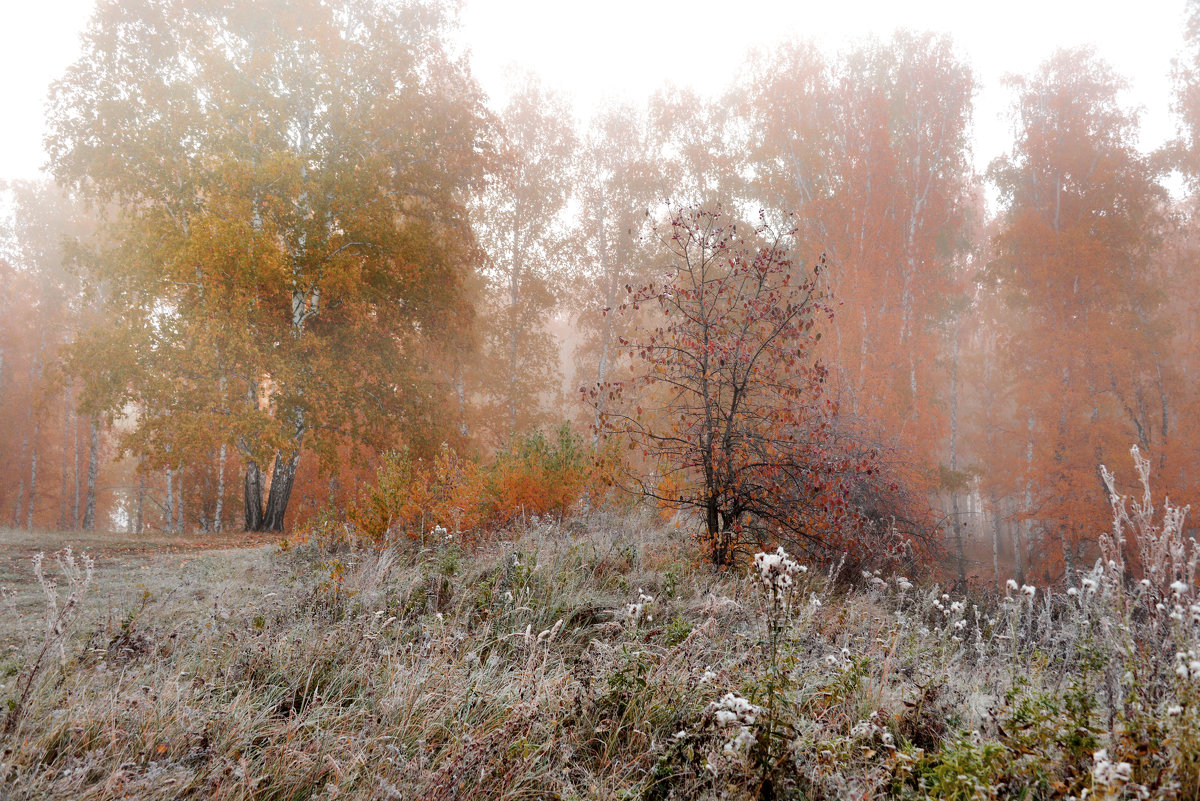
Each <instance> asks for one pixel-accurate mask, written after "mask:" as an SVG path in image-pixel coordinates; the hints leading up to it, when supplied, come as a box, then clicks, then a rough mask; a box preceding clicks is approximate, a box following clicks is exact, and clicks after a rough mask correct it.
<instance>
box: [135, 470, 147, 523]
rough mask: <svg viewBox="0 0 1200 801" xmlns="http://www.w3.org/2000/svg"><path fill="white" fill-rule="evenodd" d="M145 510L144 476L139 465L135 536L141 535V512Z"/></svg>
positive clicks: (142, 520)
mask: <svg viewBox="0 0 1200 801" xmlns="http://www.w3.org/2000/svg"><path fill="white" fill-rule="evenodd" d="M145 508H146V474H145V473H144V472H142V469H141V465H138V494H137V525H136V528H135V531H134V533H135V534H141V533H142V527H143V525H144V522H145V520H144V517H143V512H144V510H145Z"/></svg>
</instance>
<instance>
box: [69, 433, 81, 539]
mask: <svg viewBox="0 0 1200 801" xmlns="http://www.w3.org/2000/svg"><path fill="white" fill-rule="evenodd" d="M71 440H72V442H73V448H74V451H75V501H74V503H73V504H72V512H73V514H72V519H73V520H74V525H73V526H72V528H74V529H75V530H76V531H78V530H79V527H80V526H81V525H83V518H82V517H80V515H79V415H78V414H76V415H75V416H74V418H73V419H72V421H71Z"/></svg>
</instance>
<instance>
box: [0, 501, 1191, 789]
mask: <svg viewBox="0 0 1200 801" xmlns="http://www.w3.org/2000/svg"><path fill="white" fill-rule="evenodd" d="M1118 511H1120V510H1119V509H1118ZM1179 513H1180V510H1173V509H1172V508H1171V507H1167V509H1166V510H1165V516H1162V515H1159V516H1155V515H1154V514H1153V511H1152V510H1150V511H1149V512H1147V511H1146V509H1145V508H1143V507H1141V506H1137V505H1135V507H1134V508H1133V509H1132V510H1131V511H1130V512H1129V513H1127V514H1125V516H1124V517H1123V518H1122V517H1121V516H1120V514H1118V517H1117V525H1116V530H1117V532H1118V533H1119V534H1120V536H1111V537H1109V538H1107V539H1106V540H1105V543H1106V546H1105V547H1106V548H1107V549H1108V550H1107V551H1106V553H1107V554H1110V555H1112V556H1113V557H1114V558H1113V559H1112V560H1111V561H1109V562H1105V561H1102V562H1099V563H1097V565H1096V566H1095V567H1093V568H1092V569H1090V570H1089V571H1088V572H1085V573H1083V574H1080V575H1078V576H1076V577H1074V579H1073V580H1072V581H1070V582H1068V584H1067V585H1066V586H1065V587H1063V588H1061V589H1050V588H1035V587H1031V586H1017V585H1016V584H1015V582H1014V583H1012V584H1010V585H1009V586H1008V588H1007V589H1006V590H1005V591H1004V592H1003V593H990V594H988V593H974V594H972V595H970V596H966V595H958V594H951V593H949V592H947V591H945V590H944V589H943V588H942V587H939V586H938V585H937V584H936V583H932V582H930V581H929V580H918V579H916V578H909V577H907V576H904V575H900V574H898V573H890V574H889V573H886V572H883V571H880V572H878V573H861V574H859V575H846V574H845V572H846V571H845V570H844V569H842V570H839V568H838V566H837V565H833V566H831V567H827V568H824V569H818V568H816V567H815V566H813V567H810V566H808V565H804V564H801V563H799V562H798V561H796V560H793V559H792V558H790V557H789V556H788V555H787V554H786V552H784V553H780V552H771V553H763V554H761V555H759V556H757V557H755V559H754V560H752V561H751V560H745V561H743V562H741V563H739V564H738V565H736V566H735V567H733V568H731V569H728V570H724V571H715V570H714V569H713V568H712V567H711V566H710V565H708V564H706V563H705V562H704V561H703V560H701V559H699V558H697V555H696V550H695V545H694V542H693V540H692V539H691V537H690V536H688V535H687V534H686V530H685V529H681V528H676V527H674V526H672V525H669V524H666V523H664V522H663V521H662V520H661V518H659V517H658V516H656V515H650V514H648V513H643V512H637V511H630V510H627V509H626V510H606V509H605V508H604V507H599V508H598V509H595V510H592V511H589V512H578V513H576V514H574V515H570V516H565V517H563V518H561V519H548V518H543V519H536V518H533V519H527V520H524V521H521V522H519V523H514V524H512V525H510V526H509V527H507V528H505V529H504V530H502V531H500V532H497V533H496V534H495V535H494V536H493V537H492V538H489V539H487V540H485V541H483V542H480V543H479V544H476V545H474V546H472V547H469V548H466V549H464V547H463V545H462V544H461V541H460V539H459V538H456V537H455V536H454V535H453V534H452V533H449V532H446V531H444V530H439V531H438V532H437V536H436V537H431V538H427V539H426V542H425V543H424V544H422V543H420V542H419V541H414V540H410V539H408V538H402V539H400V540H395V541H390V542H382V543H368V542H364V541H355V540H354V539H353V537H349V536H347V533H348V532H349V531H350V527H348V526H344V525H343V526H342V527H341V528H340V529H339V531H340V534H339V535H338V536H333V535H331V534H330V531H329V530H328V529H326V530H324V531H317V532H314V536H313V537H312V538H310V539H309V540H308V541H307V542H305V543H303V544H299V545H288V544H274V545H261V546H259V547H255V548H235V549H217V550H203V551H194V552H190V553H185V554H179V553H163V552H156V551H154V549H152V548H148V547H147V548H143V549H141V551H140V552H139V553H137V554H135V555H132V556H131V555H129V554H126V555H124V556H122V555H121V554H120V553H119V551H118V550H117V546H116V544H115V541H94V542H91V543H86V545H87V546H88V547H91V548H92V549H93V550H94V551H96V552H97V553H98V554H99V556H98V558H97V559H96V563H95V566H94V567H92V566H91V564H90V561H89V560H85V559H84V558H83V557H82V556H81V554H80V552H79V551H73V552H72V553H71V554H70V555H69V556H67V555H64V554H62V553H61V552H60V553H59V554H57V556H53V555H52V556H47V557H45V559H44V560H43V562H42V564H41V570H42V571H43V575H42V580H41V582H40V583H39V581H38V580H37V579H36V578H35V577H34V574H33V572H32V570H33V564H32V563H29V564H28V566H27V567H26V568H21V567H20V566H19V565H15V566H14V565H13V564H11V563H10V564H8V565H7V566H6V568H5V569H6V571H7V572H6V575H5V582H6V583H11V584H14V585H15V586H14V587H13V588H12V589H10V590H7V591H6V594H5V599H4V603H5V605H6V614H5V616H4V617H3V621H4V622H3V624H0V626H2V628H3V632H2V634H3V637H4V642H5V643H7V646H6V648H7V650H6V652H5V653H4V655H3V658H2V659H3V661H0V677H2V678H0V684H2V685H3V686H2V687H0V696H2V698H3V701H2V703H3V704H4V706H5V712H4V714H5V718H4V721H5V723H4V728H3V734H2V735H0V796H2V797H4V798H6V799H10V798H11V799H33V798H79V799H102V798H105V799H106V798H138V799H142V798H147V799H149V798H163V799H167V798H223V799H224V798H228V799H234V798H236V799H243V798H244V799H251V798H253V799H301V798H363V799H388V798H428V799H454V798H479V799H493V798H494V799H517V798H561V799H585V798H586V799H626V798H651V799H654V798H658V799H668V798H831V799H832V798H944V799H974V798H1149V797H1154V798H1195V797H1197V793H1200V772H1198V771H1200V747H1198V745H1197V744H1198V743H1200V738H1198V736H1197V735H1198V727H1200V707H1198V706H1197V703H1196V701H1197V689H1198V683H1200V639H1198V638H1197V636H1196V632H1197V627H1198V626H1200V605H1197V604H1196V603H1195V597H1194V592H1195V590H1194V582H1185V581H1183V580H1181V579H1179V578H1177V576H1178V575H1179V573H1178V570H1181V569H1182V570H1191V571H1192V573H1193V574H1194V571H1195V564H1196V558H1195V556H1196V555H1195V552H1194V546H1193V545H1192V541H1191V540H1190V539H1186V538H1184V537H1183V535H1182V533H1181V531H1180V530H1179V529H1178V527H1177V526H1175V523H1176V522H1182V517H1181V516H1180V514H1179ZM1173 515H1174V516H1173ZM1134 534H1137V535H1138V538H1137V539H1136V545H1135V539H1134V536H1133V535H1134ZM1127 535H1128V536H1127ZM4 536H5V538H6V545H7V546H8V547H9V548H10V549H16V548H18V547H24V548H26V549H28V548H30V547H34V546H36V547H42V546H43V545H46V544H48V543H46V542H36V541H28V539H27V535H24V534H16V533H13V532H7V533H5V535H4ZM78 545H84V543H79V544H78ZM105 547H107V549H108V550H104V548H105ZM1155 554H1158V557H1157V558H1158V559H1159V560H1160V562H1159V563H1158V564H1157V565H1156V564H1155V563H1153V562H1152V561H1146V560H1152V559H1154V558H1156V557H1155ZM1126 555H1128V556H1129V557H1130V559H1134V558H1137V559H1138V560H1141V561H1140V562H1139V564H1140V567H1139V570H1141V571H1142V574H1143V575H1144V576H1145V578H1144V579H1142V580H1140V581H1135V580H1133V579H1132V578H1131V575H1132V567H1131V566H1129V565H1127V564H1126V563H1125V561H1124V557H1125V556H1126ZM13 578H17V579H18V580H17V581H12V579H13ZM1192 578H1194V575H1193V576H1192ZM1167 579H1170V581H1168V580H1167ZM72 598H74V600H72ZM50 604H52V606H50ZM48 621H49V622H48Z"/></svg>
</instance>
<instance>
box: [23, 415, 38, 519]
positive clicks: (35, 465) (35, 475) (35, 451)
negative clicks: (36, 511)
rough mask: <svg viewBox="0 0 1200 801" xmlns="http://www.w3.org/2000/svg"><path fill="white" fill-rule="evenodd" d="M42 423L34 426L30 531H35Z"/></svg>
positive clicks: (28, 517) (30, 484) (30, 486)
mask: <svg viewBox="0 0 1200 801" xmlns="http://www.w3.org/2000/svg"><path fill="white" fill-rule="evenodd" d="M41 427H42V426H41V423H38V424H37V425H35V426H34V427H33V455H32V456H30V458H29V515H28V516H27V517H26V519H25V528H26V530H28V531H33V507H34V501H35V499H36V498H37V480H38V445H37V441H38V434H39V432H40V429H41Z"/></svg>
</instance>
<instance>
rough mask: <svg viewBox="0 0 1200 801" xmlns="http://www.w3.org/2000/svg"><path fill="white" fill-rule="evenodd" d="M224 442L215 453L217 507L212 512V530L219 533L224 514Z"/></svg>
mask: <svg viewBox="0 0 1200 801" xmlns="http://www.w3.org/2000/svg"><path fill="white" fill-rule="evenodd" d="M225 454H226V450H225V443H223V442H222V443H221V450H220V451H219V452H218V454H217V508H216V510H215V511H214V512H213V531H215V532H216V533H218V534H220V533H221V526H222V523H221V519H222V516H223V515H224V514H225Z"/></svg>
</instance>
